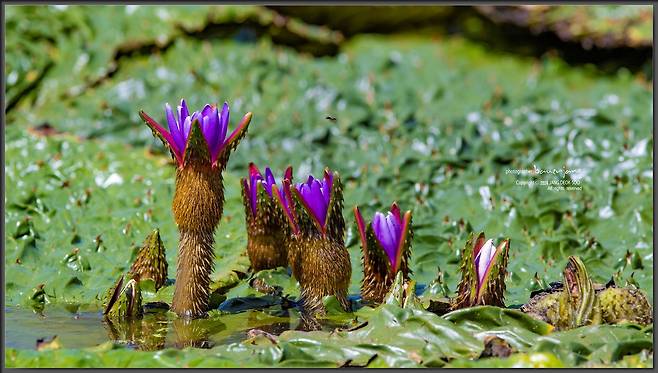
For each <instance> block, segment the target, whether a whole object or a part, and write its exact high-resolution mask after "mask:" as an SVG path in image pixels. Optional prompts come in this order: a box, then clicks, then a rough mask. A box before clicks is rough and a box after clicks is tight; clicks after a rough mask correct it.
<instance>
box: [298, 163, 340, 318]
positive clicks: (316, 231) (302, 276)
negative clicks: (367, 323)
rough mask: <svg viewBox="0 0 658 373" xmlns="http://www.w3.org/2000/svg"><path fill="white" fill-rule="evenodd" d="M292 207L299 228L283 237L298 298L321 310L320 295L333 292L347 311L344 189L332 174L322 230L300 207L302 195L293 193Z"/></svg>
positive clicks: (308, 307) (309, 308) (312, 309)
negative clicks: (299, 292)
mask: <svg viewBox="0 0 658 373" xmlns="http://www.w3.org/2000/svg"><path fill="white" fill-rule="evenodd" d="M292 206H293V208H294V209H295V215H296V219H297V224H298V227H299V231H298V232H297V233H296V234H291V235H290V236H289V237H288V239H287V240H286V247H287V251H288V265H290V267H291V268H292V273H293V276H295V278H296V279H297V281H299V285H300V287H301V294H300V299H301V303H302V305H303V307H304V308H305V309H306V311H307V312H309V313H311V314H313V313H323V312H324V304H323V303H322V298H323V297H325V296H327V295H334V296H336V298H337V299H338V301H339V302H340V304H341V306H342V307H343V309H345V310H349V308H350V303H349V301H348V300H347V288H348V286H349V283H350V278H351V276H352V266H351V264H350V256H349V253H348V252H347V249H346V248H345V239H344V233H345V220H344V218H343V215H342V206H343V191H342V183H341V182H340V178H339V175H338V173H337V172H335V173H334V178H333V185H332V192H331V199H330V201H329V208H328V212H327V224H326V227H325V230H324V232H323V230H322V229H321V227H319V226H318V225H317V223H316V222H315V221H314V220H313V218H312V217H311V216H310V215H309V212H307V211H306V209H305V208H304V207H303V203H302V201H301V197H300V196H299V194H298V193H296V191H295V192H294V193H292Z"/></svg>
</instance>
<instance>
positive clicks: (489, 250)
mask: <svg viewBox="0 0 658 373" xmlns="http://www.w3.org/2000/svg"><path fill="white" fill-rule="evenodd" d="M495 254H496V247H495V246H494V244H493V240H492V239H489V240H487V242H485V243H484V245H482V248H481V249H480V251H479V252H478V254H477V256H476V257H475V269H476V272H477V275H478V283H480V284H481V283H482V281H483V280H484V275H485V274H486V273H487V269H488V268H489V266H490V265H491V260H492V259H493V257H494V255H495Z"/></svg>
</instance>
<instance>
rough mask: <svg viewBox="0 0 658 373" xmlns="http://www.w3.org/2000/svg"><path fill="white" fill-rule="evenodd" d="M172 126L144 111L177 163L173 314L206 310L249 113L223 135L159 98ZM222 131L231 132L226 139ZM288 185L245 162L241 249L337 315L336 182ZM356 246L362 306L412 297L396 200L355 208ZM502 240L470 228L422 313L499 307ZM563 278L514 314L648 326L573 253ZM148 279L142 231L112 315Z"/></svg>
mask: <svg viewBox="0 0 658 373" xmlns="http://www.w3.org/2000/svg"><path fill="white" fill-rule="evenodd" d="M165 114H166V120H167V127H168V130H167V129H165V128H164V127H163V126H162V125H160V124H158V123H157V122H156V121H155V120H154V119H152V118H151V117H150V116H148V115H147V114H146V113H144V112H143V111H142V112H140V116H141V117H142V119H143V120H144V121H145V123H146V124H147V125H148V126H149V127H150V128H151V130H152V131H153V133H154V135H155V136H156V137H158V138H159V139H160V140H162V142H163V143H164V145H165V146H166V147H167V148H168V149H169V150H170V152H171V155H172V158H173V159H174V160H175V161H176V165H177V168H176V190H175V194H174V199H173V204H172V210H173V213H174V218H175V222H176V225H177V227H178V230H179V238H180V239H179V246H178V261H177V270H176V281H175V290H174V298H173V301H172V304H171V310H172V311H174V312H175V313H176V314H178V316H179V317H181V318H198V317H203V316H204V315H205V314H206V312H207V311H208V310H209V298H210V274H211V272H212V270H213V261H214V251H213V244H214V238H213V237H214V232H215V229H216V227H217V225H218V224H219V222H220V220H221V216H222V212H223V204H224V187H223V179H222V171H223V170H224V169H225V167H226V164H227V162H228V159H229V156H230V154H231V151H232V150H234V149H235V148H236V147H237V145H238V144H239V142H240V140H241V139H242V138H243V137H244V136H245V134H246V132H247V129H248V126H249V123H250V121H251V117H252V114H251V113H247V114H246V115H244V117H243V118H242V120H241V122H240V124H239V125H238V126H237V128H236V129H235V130H233V132H231V133H230V134H228V124H229V107H228V104H227V103H225V104H224V105H223V107H222V109H221V110H219V108H218V106H217V105H205V106H204V107H203V109H202V110H200V111H195V112H193V113H191V114H190V112H189V109H188V107H187V105H186V103H185V101H184V100H181V103H180V105H179V106H178V108H177V111H176V113H174V110H172V108H171V107H170V106H169V104H167V105H166V106H165ZM227 135H228V136H227ZM302 180H305V181H303V182H294V181H293V170H292V167H288V168H287V169H286V170H285V171H284V172H283V177H282V178H281V180H280V182H277V180H276V178H275V177H274V174H273V173H272V170H271V169H270V168H269V167H268V168H265V173H264V174H263V173H261V171H260V170H259V169H258V167H257V166H256V165H254V164H253V163H251V164H249V175H248V177H246V178H243V179H242V180H241V183H242V198H243V204H244V209H245V217H246V225H247V234H248V241H247V249H246V251H247V254H248V256H249V259H250V262H251V268H252V270H253V271H254V272H257V271H260V270H265V269H272V268H276V267H290V269H291V270H292V275H293V276H294V277H295V279H296V280H297V281H298V282H299V284H300V288H301V292H300V299H299V302H298V305H299V307H300V309H301V310H302V311H303V312H304V313H305V314H308V315H311V316H315V315H317V314H322V313H323V312H324V311H325V310H324V304H323V299H324V298H325V297H326V296H335V297H336V299H337V300H338V301H339V303H340V305H341V306H342V307H343V309H344V310H345V311H350V310H352V309H353V307H352V302H351V301H350V300H349V299H348V297H347V295H348V294H347V293H348V285H349V283H350V278H351V274H352V266H351V263H350V257H349V254H348V252H347V249H346V248H345V240H344V235H345V220H344V217H343V186H342V183H341V179H340V175H339V174H338V172H336V171H332V170H330V169H328V168H327V169H325V170H324V173H323V175H322V178H315V177H314V176H312V175H308V176H305V177H304V178H302ZM353 213H354V216H355V220H356V225H357V231H358V233H359V236H360V241H361V249H362V267H363V274H364V276H363V280H362V282H361V289H360V290H361V301H362V302H363V303H366V304H375V305H376V304H379V303H382V302H383V301H384V299H385V298H386V297H387V296H390V294H391V293H392V291H393V290H394V289H395V288H402V289H403V290H404V291H403V292H402V293H401V294H403V297H404V299H401V302H402V303H406V302H409V301H411V302H413V301H414V297H415V289H414V287H415V282H414V281H413V280H412V279H411V276H412V275H413V272H412V271H411V269H410V268H409V260H410V256H411V247H412V240H413V228H412V213H411V211H406V212H405V213H404V214H403V213H402V211H401V209H400V207H399V206H398V204H397V203H396V202H393V203H392V204H391V207H390V209H389V211H385V213H382V212H376V213H375V215H374V217H373V219H372V221H370V222H366V220H365V219H364V218H363V216H362V214H361V212H360V210H359V208H358V206H354V207H353ZM509 250H510V240H509V239H504V240H502V241H501V242H500V243H499V244H498V245H496V244H495V242H494V240H493V239H486V237H485V234H484V232H480V233H474V232H473V233H471V234H470V236H469V239H468V241H467V242H466V244H465V246H464V247H463V249H462V250H461V259H460V273H461V281H460V282H459V285H458V288H457V294H456V296H455V297H453V298H452V299H443V300H436V301H433V302H432V303H431V304H430V306H429V310H430V311H432V312H435V313H438V314H443V313H446V312H449V311H453V310H457V309H461V308H466V307H473V306H479V305H489V306H497V307H505V303H504V293H505V286H506V285H505V277H506V275H507V263H508V259H509ZM563 276H564V278H563V281H562V282H555V283H552V284H551V287H550V288H549V289H544V290H542V291H539V292H535V293H533V294H531V298H530V300H529V301H528V302H527V303H526V304H524V305H523V306H522V307H521V308H520V310H521V311H522V312H525V313H527V314H528V315H530V316H532V317H534V318H536V319H539V320H542V321H545V322H547V323H549V324H551V325H553V326H554V327H555V328H556V329H558V330H562V329H569V328H575V327H579V326H583V325H592V324H601V323H608V324H615V323H622V322H632V323H637V324H642V325H646V324H649V323H651V322H652V321H653V316H652V308H651V305H650V304H649V302H648V300H647V298H646V296H645V295H644V294H643V293H642V292H641V291H639V290H638V289H636V288H634V287H632V286H629V287H627V288H620V287H617V286H616V285H615V284H614V283H613V282H612V281H611V282H609V283H608V284H605V285H601V284H595V283H593V282H592V280H591V278H590V276H589V274H588V273H587V269H586V268H585V266H584V264H583V262H582V260H581V259H580V258H578V257H575V256H572V257H569V261H568V264H567V266H566V268H565V269H564V272H563ZM142 279H152V280H153V281H154V282H155V286H156V289H157V288H159V287H161V286H163V285H164V284H165V282H166V280H167V266H166V260H165V257H164V246H163V244H162V241H161V240H160V236H159V232H158V230H155V231H154V232H153V233H152V234H151V235H149V236H148V237H147V239H146V240H145V242H144V245H143V248H142V250H141V251H140V253H139V255H138V257H137V259H136V261H135V263H134V264H133V266H132V267H131V269H130V272H129V273H128V279H127V281H126V283H125V284H124V276H121V277H120V278H119V280H118V282H117V284H115V286H113V287H112V288H111V289H110V290H109V292H108V295H107V303H106V305H105V312H104V313H105V314H106V315H107V316H108V317H109V318H115V319H116V318H118V319H125V318H135V317H140V316H141V314H142V305H141V295H140V288H139V283H140V280H142Z"/></svg>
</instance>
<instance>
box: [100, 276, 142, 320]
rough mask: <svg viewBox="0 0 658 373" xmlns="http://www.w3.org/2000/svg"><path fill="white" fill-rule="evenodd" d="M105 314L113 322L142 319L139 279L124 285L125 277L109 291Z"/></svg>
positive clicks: (105, 299)
mask: <svg viewBox="0 0 658 373" xmlns="http://www.w3.org/2000/svg"><path fill="white" fill-rule="evenodd" d="M103 309H104V311H103V314H104V315H105V316H106V317H107V318H109V319H113V320H117V321H124V320H131V319H138V318H141V317H142V315H143V311H142V292H141V289H140V287H139V278H137V279H135V278H130V279H129V280H128V281H127V283H125V285H124V276H123V275H122V276H121V277H119V280H118V281H117V283H116V284H115V285H114V286H113V287H111V288H110V289H108V291H107V293H106V294H105V298H104V301H103Z"/></svg>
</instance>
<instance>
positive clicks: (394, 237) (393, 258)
mask: <svg viewBox="0 0 658 373" xmlns="http://www.w3.org/2000/svg"><path fill="white" fill-rule="evenodd" d="M354 216H355V217H356V223H357V227H358V228H359V234H360V235H361V240H362V244H363V245H364V247H365V246H366V245H367V238H366V225H365V222H364V220H363V216H361V212H360V211H359V208H358V207H355V208H354ZM410 219H411V212H407V213H406V214H405V215H404V217H403V216H402V214H401V213H400V207H399V206H398V204H397V203H395V202H393V204H392V205H391V210H390V211H389V212H387V213H386V215H384V214H382V213H381V212H375V216H374V217H373V219H372V223H371V226H372V230H373V233H374V234H375V238H376V239H377V242H378V243H379V245H380V246H381V248H382V249H383V250H384V253H385V254H386V257H387V258H388V260H389V262H390V264H391V269H392V270H393V273H395V272H397V270H398V267H399V265H400V260H401V258H400V254H401V251H402V249H403V244H404V242H403V241H404V236H405V234H406V232H407V228H408V226H409V222H410Z"/></svg>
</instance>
